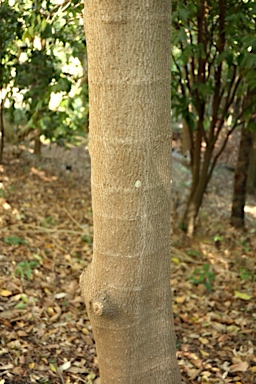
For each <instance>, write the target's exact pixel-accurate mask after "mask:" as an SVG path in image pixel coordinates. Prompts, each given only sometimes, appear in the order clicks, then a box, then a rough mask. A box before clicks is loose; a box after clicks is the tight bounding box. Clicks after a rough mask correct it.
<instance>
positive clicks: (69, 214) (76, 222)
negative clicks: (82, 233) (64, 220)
mask: <svg viewBox="0 0 256 384" xmlns="http://www.w3.org/2000/svg"><path fill="white" fill-rule="evenodd" d="M64 210H65V212H66V213H67V215H68V216H69V218H70V219H71V220H72V221H73V222H74V223H75V224H76V225H77V226H78V227H79V228H81V229H83V230H84V228H83V227H82V225H81V224H79V222H78V221H77V220H76V219H75V218H74V217H73V216H72V215H71V213H69V211H68V210H67V209H66V208H64Z"/></svg>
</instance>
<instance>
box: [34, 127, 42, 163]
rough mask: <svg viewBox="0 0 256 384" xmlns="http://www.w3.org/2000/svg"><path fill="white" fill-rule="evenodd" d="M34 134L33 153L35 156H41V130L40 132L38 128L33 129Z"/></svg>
mask: <svg viewBox="0 0 256 384" xmlns="http://www.w3.org/2000/svg"><path fill="white" fill-rule="evenodd" d="M34 132H35V135H34V155H36V156H37V157H40V156H41V140H40V136H41V132H40V129H38V128H37V129H35V131H34Z"/></svg>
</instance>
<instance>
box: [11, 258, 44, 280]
mask: <svg viewBox="0 0 256 384" xmlns="http://www.w3.org/2000/svg"><path fill="white" fill-rule="evenodd" d="M39 265H40V262H39V261H38V260H28V261H21V262H20V263H18V265H17V268H16V270H15V274H16V275H17V276H19V277H21V278H22V279H24V278H26V279H27V280H31V277H32V269H33V268H36V267H38V266H39Z"/></svg>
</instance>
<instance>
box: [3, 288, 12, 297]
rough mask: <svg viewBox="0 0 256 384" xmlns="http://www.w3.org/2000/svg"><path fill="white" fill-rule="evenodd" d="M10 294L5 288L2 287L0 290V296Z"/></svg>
mask: <svg viewBox="0 0 256 384" xmlns="http://www.w3.org/2000/svg"><path fill="white" fill-rule="evenodd" d="M11 295H12V292H11V291H8V290H7V289H2V290H1V291H0V296H2V297H8V296H11Z"/></svg>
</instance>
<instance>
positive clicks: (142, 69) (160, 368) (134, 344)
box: [81, 0, 180, 384]
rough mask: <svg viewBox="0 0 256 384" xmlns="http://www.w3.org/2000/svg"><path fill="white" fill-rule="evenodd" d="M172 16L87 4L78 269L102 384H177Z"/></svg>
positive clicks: (141, 1) (152, 7)
mask: <svg viewBox="0 0 256 384" xmlns="http://www.w3.org/2000/svg"><path fill="white" fill-rule="evenodd" d="M170 14H171V2H170V1H169V0H163V1H161V2H159V1H157V0H120V1H114V2H111V3H110V2H109V1H107V0H86V1H85V31H86V41H87V52H88V73H89V92H90V141H89V149H90V155H91V164H92V180H91V182H92V207H93V218H94V254H93V261H92V263H91V265H90V267H89V268H88V269H87V271H85V272H84V273H83V274H82V276H81V289H82V292H83V295H84V297H85V301H86V307H87V311H88V314H89V317H90V320H91V324H92V328H93V332H94V336H95V340H96V348H97V354H98V359H99V367H100V377H101V383H102V384H160V383H161V384H178V383H180V376H179V370H178V366H177V362H176V356H175V335H174V329H173V319H172V311H171V289H170V201H171V196H170V185H171V184H170V181H171V178H170V159H171V131H170V116H171V114H170V112H171V111H170V109H171V107H170V25H171V20H170Z"/></svg>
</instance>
